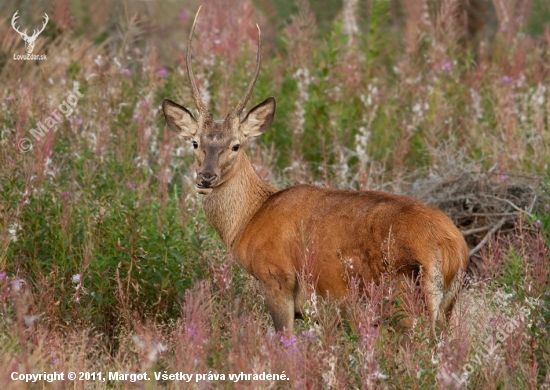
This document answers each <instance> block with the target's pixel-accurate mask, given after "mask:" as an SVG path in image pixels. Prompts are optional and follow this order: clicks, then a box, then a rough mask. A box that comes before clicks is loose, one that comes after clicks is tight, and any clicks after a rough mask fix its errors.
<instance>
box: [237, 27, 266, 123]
mask: <svg viewBox="0 0 550 390" xmlns="http://www.w3.org/2000/svg"><path fill="white" fill-rule="evenodd" d="M256 28H258V55H257V57H256V69H255V70H254V76H253V77H252V80H251V81H250V84H248V88H247V90H246V92H245V94H244V96H243V98H242V99H241V100H240V101H239V103H238V104H237V107H235V109H234V110H233V113H234V114H235V115H240V114H241V112H242V111H243V110H244V108H245V106H246V103H248V99H250V96H251V95H252V91H253V90H254V85H256V80H258V74H259V73H260V63H261V62H262V31H261V30H260V26H258V25H257V24H256Z"/></svg>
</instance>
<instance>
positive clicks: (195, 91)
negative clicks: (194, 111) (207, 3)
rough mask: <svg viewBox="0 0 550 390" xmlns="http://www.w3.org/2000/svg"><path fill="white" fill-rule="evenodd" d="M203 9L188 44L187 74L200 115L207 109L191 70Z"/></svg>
mask: <svg viewBox="0 0 550 390" xmlns="http://www.w3.org/2000/svg"><path fill="white" fill-rule="evenodd" d="M201 8H202V5H201V6H200V7H199V9H198V10H197V13H196V14H195V20H193V27H191V35H189V42H188V43H187V55H186V62H187V74H188V76H189V81H190V82H191V91H192V92H193V99H194V100H195V105H196V106H197V108H198V109H199V114H202V113H204V112H205V111H206V109H205V107H204V103H203V101H202V99H201V94H200V92H199V89H198V88H197V84H196V82H195V75H194V74H193V69H191V43H192V41H193V33H194V32H195V25H196V24H197V19H198V18H199V13H200V12H201Z"/></svg>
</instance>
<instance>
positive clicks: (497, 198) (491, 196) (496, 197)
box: [483, 194, 533, 217]
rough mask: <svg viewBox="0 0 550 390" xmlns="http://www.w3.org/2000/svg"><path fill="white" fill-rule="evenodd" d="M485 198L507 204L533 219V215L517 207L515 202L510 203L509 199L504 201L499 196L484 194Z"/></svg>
mask: <svg viewBox="0 0 550 390" xmlns="http://www.w3.org/2000/svg"><path fill="white" fill-rule="evenodd" d="M483 196H484V197H486V198H493V199H496V200H500V201H502V202H506V203H508V204H509V205H510V206H512V207H513V208H514V209H515V210H517V211H519V212H525V213H527V215H528V216H530V217H532V216H533V215H532V214H531V213H530V212H529V211H527V210H524V209H522V208H521V207H518V206H516V205H515V204H514V203H513V202H511V201H509V200H508V199H502V198H499V197H498V196H494V195H489V194H483Z"/></svg>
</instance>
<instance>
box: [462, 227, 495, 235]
mask: <svg viewBox="0 0 550 390" xmlns="http://www.w3.org/2000/svg"><path fill="white" fill-rule="evenodd" d="M489 229H491V226H482V227H478V228H474V229H468V230H462V231H461V233H462V235H463V236H469V235H471V234H476V233H481V232H486V231H487V230H489Z"/></svg>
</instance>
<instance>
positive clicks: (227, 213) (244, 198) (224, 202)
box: [202, 153, 277, 251]
mask: <svg viewBox="0 0 550 390" xmlns="http://www.w3.org/2000/svg"><path fill="white" fill-rule="evenodd" d="M237 164H238V165H237V166H236V167H235V168H234V171H233V172H234V174H233V176H232V177H230V178H229V179H227V181H225V182H224V183H223V184H221V185H220V186H218V187H215V188H214V189H213V190H212V192H210V193H209V194H208V195H204V197H203V199H202V207H203V210H204V213H205V215H206V218H207V219H208V222H210V224H211V225H212V226H213V227H214V229H215V230H216V232H217V233H218V235H219V236H220V237H221V239H222V241H223V243H224V245H225V247H226V249H227V250H228V251H231V250H232V249H233V245H234V244H235V240H236V239H237V237H238V236H239V234H240V233H241V232H242V231H243V230H244V228H245V226H246V224H247V223H248V222H249V221H250V219H251V218H252V217H253V216H254V214H255V213H256V212H257V211H258V209H259V208H260V207H261V206H262V204H263V203H264V202H265V201H266V200H267V198H269V196H271V195H272V194H274V193H275V192H277V189H276V188H275V187H272V186H270V185H269V184H267V183H266V182H264V181H262V180H261V179H260V178H259V177H258V175H257V174H256V172H255V171H254V168H253V167H252V164H251V163H250V160H249V159H248V156H247V155H246V154H245V153H241V156H240V158H239V161H238V162H237Z"/></svg>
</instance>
